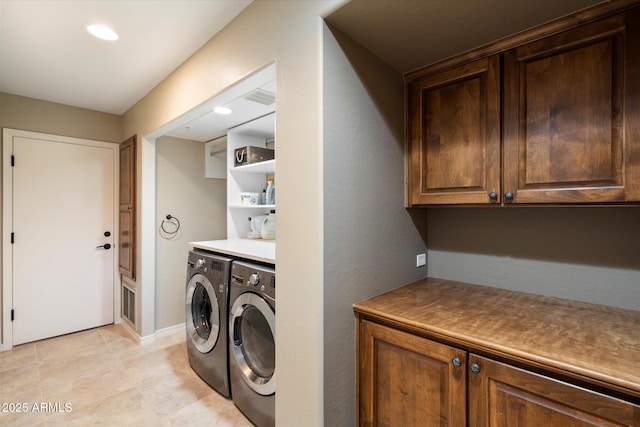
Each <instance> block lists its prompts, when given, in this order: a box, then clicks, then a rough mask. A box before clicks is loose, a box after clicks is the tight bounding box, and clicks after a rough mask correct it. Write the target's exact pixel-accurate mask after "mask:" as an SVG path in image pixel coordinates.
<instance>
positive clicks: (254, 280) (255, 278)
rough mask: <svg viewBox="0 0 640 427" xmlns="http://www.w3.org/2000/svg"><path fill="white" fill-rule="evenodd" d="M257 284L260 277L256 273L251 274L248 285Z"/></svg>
mask: <svg viewBox="0 0 640 427" xmlns="http://www.w3.org/2000/svg"><path fill="white" fill-rule="evenodd" d="M258 283H260V275H259V274H258V273H253V274H252V275H251V276H249V284H250V285H253V286H258Z"/></svg>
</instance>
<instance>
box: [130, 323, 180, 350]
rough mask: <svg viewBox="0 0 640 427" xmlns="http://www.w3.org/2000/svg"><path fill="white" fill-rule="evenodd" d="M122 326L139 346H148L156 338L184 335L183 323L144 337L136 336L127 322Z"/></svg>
mask: <svg viewBox="0 0 640 427" xmlns="http://www.w3.org/2000/svg"><path fill="white" fill-rule="evenodd" d="M122 326H124V327H125V329H126V330H127V331H128V332H129V333H130V334H131V336H132V337H133V338H134V339H135V340H136V341H137V342H138V344H140V345H145V344H150V343H152V342H154V341H155V340H156V338H160V337H166V336H169V335H173V334H179V333H184V331H185V329H184V328H185V327H186V326H185V323H180V324H178V325H173V326H169V327H167V328H162V329H158V330H157V331H155V332H154V333H153V334H150V335H145V336H144V337H142V336H140V335H138V333H137V332H135V331H134V330H133V329H131V326H129V324H128V323H127V322H122Z"/></svg>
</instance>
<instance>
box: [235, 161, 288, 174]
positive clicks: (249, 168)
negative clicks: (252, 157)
mask: <svg viewBox="0 0 640 427" xmlns="http://www.w3.org/2000/svg"><path fill="white" fill-rule="evenodd" d="M229 171H230V172H242V173H274V172H275V171H276V161H275V160H265V161H263V162H258V163H251V164H248V165H242V166H236V167H233V168H230V169H229Z"/></svg>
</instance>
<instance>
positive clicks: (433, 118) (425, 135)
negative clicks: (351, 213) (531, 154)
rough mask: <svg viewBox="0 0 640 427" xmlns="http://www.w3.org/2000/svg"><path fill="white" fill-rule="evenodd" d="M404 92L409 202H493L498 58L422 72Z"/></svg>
mask: <svg viewBox="0 0 640 427" xmlns="http://www.w3.org/2000/svg"><path fill="white" fill-rule="evenodd" d="M408 90H409V92H410V99H411V103H410V105H409V114H410V125H411V128H410V137H409V147H408V149H409V153H410V159H411V164H410V174H409V176H408V179H409V182H410V192H409V197H410V199H411V204H412V205H424V204H452V203H474V204H477V203H496V202H498V197H499V196H498V194H499V192H500V57H499V56H498V55H494V56H492V57H489V58H484V59H481V60H478V61H475V62H472V63H469V64H465V65H463V66H460V67H457V68H454V69H451V70H446V71H443V72H440V73H437V74H433V75H427V76H424V77H422V78H421V79H419V80H417V81H414V82H412V83H410V85H409V88H408ZM491 192H496V198H494V199H491V198H489V197H488V195H489V193H491Z"/></svg>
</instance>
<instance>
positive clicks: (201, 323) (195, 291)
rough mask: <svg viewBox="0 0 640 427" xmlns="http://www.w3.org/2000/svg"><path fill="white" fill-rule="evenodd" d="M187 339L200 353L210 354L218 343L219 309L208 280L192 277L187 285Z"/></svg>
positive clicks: (216, 298) (202, 277) (200, 275)
mask: <svg viewBox="0 0 640 427" xmlns="http://www.w3.org/2000/svg"><path fill="white" fill-rule="evenodd" d="M186 311H187V337H189V339H191V342H192V343H193V344H194V345H195V347H196V348H197V349H198V351H200V352H201V353H208V352H210V351H211V350H212V349H213V347H214V346H215V345H216V342H217V341H218V333H219V331H220V309H219V305H218V297H217V296H216V293H215V292H214V290H213V286H212V285H211V282H210V281H209V279H207V278H206V277H204V276H203V275H202V274H199V273H198V274H196V275H194V276H193V277H192V278H191V280H189V283H188V284H187V304H186Z"/></svg>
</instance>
